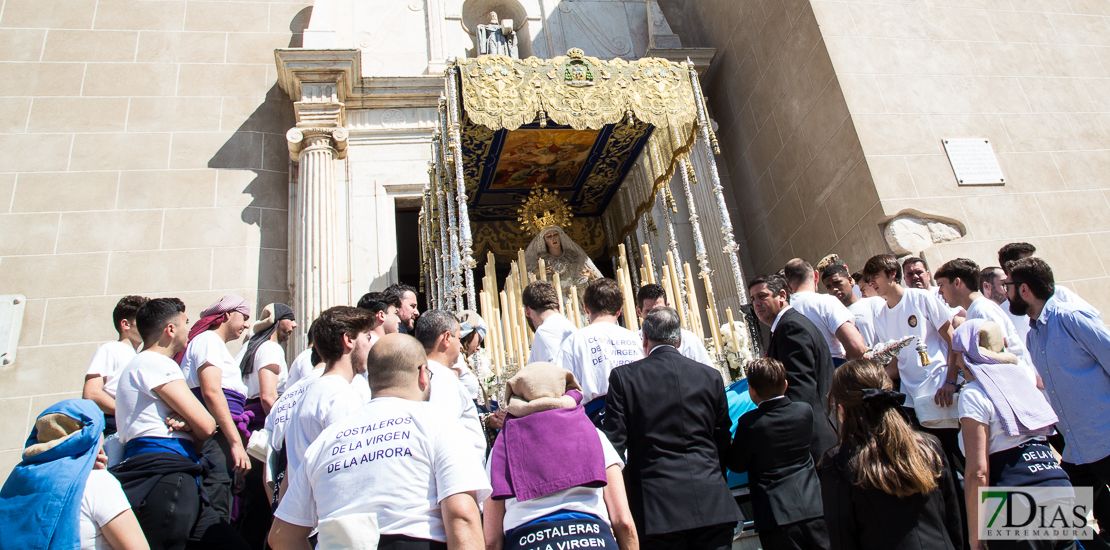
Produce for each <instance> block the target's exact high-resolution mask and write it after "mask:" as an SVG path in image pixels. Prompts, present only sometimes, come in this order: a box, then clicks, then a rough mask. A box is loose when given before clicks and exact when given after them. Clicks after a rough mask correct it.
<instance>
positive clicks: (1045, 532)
mask: <svg viewBox="0 0 1110 550" xmlns="http://www.w3.org/2000/svg"><path fill="white" fill-rule="evenodd" d="M1092 500H1093V499H1092V490H1091V488H1090V487H980V488H979V538H980V539H982V540H1071V539H1079V540H1088V539H1091V538H1092V537H1094V530H1093V529H1092V528H1091V527H1088V526H1087V514H1088V512H1090V511H1091V503H1092Z"/></svg>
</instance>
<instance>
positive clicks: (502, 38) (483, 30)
mask: <svg viewBox="0 0 1110 550" xmlns="http://www.w3.org/2000/svg"><path fill="white" fill-rule="evenodd" d="M478 55H507V56H509V57H511V58H513V59H520V55H519V54H518V53H517V44H516V31H514V30H513V20H512V19H500V20H499V19H497V12H495V11H491V12H489V22H488V23H486V24H484V25H478Z"/></svg>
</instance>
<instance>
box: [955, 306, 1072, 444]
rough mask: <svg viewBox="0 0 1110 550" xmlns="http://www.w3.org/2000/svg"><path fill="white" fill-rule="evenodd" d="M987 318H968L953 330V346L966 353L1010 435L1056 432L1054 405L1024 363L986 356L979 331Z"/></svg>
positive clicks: (972, 368) (978, 379)
mask: <svg viewBox="0 0 1110 550" xmlns="http://www.w3.org/2000/svg"><path fill="white" fill-rule="evenodd" d="M984 322H985V321H984V320H983V319H968V320H967V321H964V323H963V324H962V325H960V327H959V328H957V329H956V331H955V332H954V333H952V349H954V350H956V351H958V352H962V353H963V355H964V362H965V363H967V366H968V368H969V369H971V373H972V374H974V375H975V380H976V381H977V382H979V384H980V385H981V386H983V389H984V390H986V392H987V397H989V398H990V400H991V403H994V408H995V411H997V412H998V418H999V420H1000V421H1001V422H1002V429H1003V430H1005V431H1006V435H1008V436H1018V435H1023V436H1042V435H1049V434H1051V433H1052V430H1053V425H1054V424H1056V422H1057V421H1058V419H1057V417H1056V413H1055V412H1054V411H1053V410H1052V406H1051V405H1049V404H1048V400H1046V399H1045V397H1044V394H1043V393H1041V392H1040V390H1038V389H1037V386H1036V385H1034V384H1032V383H1030V382H1029V381H1028V379H1026V378H1025V377H1024V376H1022V374H1021V373H1020V372H1018V369H1023V368H1025V367H1022V366H1021V365H1017V364H1014V363H1003V362H1000V361H998V360H996V359H994V358H992V357H988V356H986V355H983V353H982V352H981V351H980V349H981V348H980V347H979V331H980V329H981V328H982V326H983V324H984Z"/></svg>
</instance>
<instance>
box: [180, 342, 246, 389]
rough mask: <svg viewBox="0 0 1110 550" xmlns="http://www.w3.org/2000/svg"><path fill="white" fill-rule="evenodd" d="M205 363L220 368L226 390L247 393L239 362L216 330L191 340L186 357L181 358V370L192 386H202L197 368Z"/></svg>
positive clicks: (186, 350)
mask: <svg viewBox="0 0 1110 550" xmlns="http://www.w3.org/2000/svg"><path fill="white" fill-rule="evenodd" d="M205 363H211V364H212V366H214V367H216V368H218V369H220V371H221V374H222V380H221V386H222V387H223V388H224V389H225V390H232V391H236V392H239V393H241V394H243V395H247V385H246V384H245V383H244V382H243V371H242V370H240V369H239V363H238V362H236V361H235V357H234V356H233V355H231V352H230V351H228V349H227V344H226V343H224V341H223V338H220V337H219V336H218V335H217V334H216V332H215V331H212V330H206V331H204V332H202V333H200V334H198V335H197V337H196V338H193V341H192V342H189V347H188V348H185V357H184V358H183V359H181V372H183V373H184V374H185V381H186V382H188V383H189V387H190V388H199V387H200V378H199V377H198V373H197V369H199V368H200V367H201V366H203V365H204V364H205Z"/></svg>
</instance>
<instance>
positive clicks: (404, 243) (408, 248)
mask: <svg viewBox="0 0 1110 550" xmlns="http://www.w3.org/2000/svg"><path fill="white" fill-rule="evenodd" d="M419 216H420V210H419V209H413V208H398V209H397V215H396V222H397V280H399V281H400V282H402V283H404V284H406V285H409V286H411V287H413V288H415V289H416V290H417V296H416V299H417V302H418V304H419V306H418V307H419V308H420V311H424V310H425V309H427V307H428V305H427V300H426V297H425V296H424V289H423V288H422V287H421V285H420V233H419V231H420V227H419V225H418V224H417V220H418V218H419Z"/></svg>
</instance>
